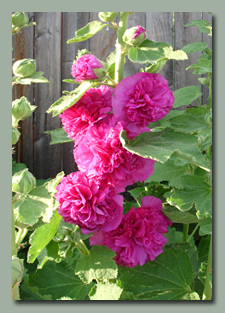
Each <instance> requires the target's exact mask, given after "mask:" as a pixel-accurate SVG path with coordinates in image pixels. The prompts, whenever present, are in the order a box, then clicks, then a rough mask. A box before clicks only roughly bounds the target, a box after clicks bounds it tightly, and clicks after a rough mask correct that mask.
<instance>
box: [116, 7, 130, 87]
mask: <svg viewBox="0 0 225 313" xmlns="http://www.w3.org/2000/svg"><path fill="white" fill-rule="evenodd" d="M129 15H130V14H129V12H121V13H120V21H119V27H118V29H117V42H116V66H115V82H116V83H119V82H120V81H121V80H122V79H123V75H124V61H125V54H126V49H125V46H126V44H125V42H124V41H123V38H122V37H123V34H124V32H125V30H126V29H127V21H128V17H129Z"/></svg>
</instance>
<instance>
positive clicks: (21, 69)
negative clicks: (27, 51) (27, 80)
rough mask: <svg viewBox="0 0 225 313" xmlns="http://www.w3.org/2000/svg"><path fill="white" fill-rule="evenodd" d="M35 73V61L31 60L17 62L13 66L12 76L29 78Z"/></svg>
mask: <svg viewBox="0 0 225 313" xmlns="http://www.w3.org/2000/svg"><path fill="white" fill-rule="evenodd" d="M35 72H36V61H35V60H33V59H23V60H18V61H16V62H15V63H14V64H13V74H14V75H15V76H19V77H29V76H31V75H33V74H34V73H35Z"/></svg>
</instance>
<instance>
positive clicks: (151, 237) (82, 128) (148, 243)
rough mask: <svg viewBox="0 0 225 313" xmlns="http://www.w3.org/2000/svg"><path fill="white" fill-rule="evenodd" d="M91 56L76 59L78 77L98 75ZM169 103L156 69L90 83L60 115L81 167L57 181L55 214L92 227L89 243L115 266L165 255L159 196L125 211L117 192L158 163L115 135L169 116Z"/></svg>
mask: <svg viewBox="0 0 225 313" xmlns="http://www.w3.org/2000/svg"><path fill="white" fill-rule="evenodd" d="M93 60H94V59H93V58H92V56H91V55H84V56H83V57H80V58H79V59H78V61H77V62H76V63H74V65H73V67H72V75H73V76H74V77H76V80H77V81H82V80H85V79H95V77H94V76H93V71H91V70H92V69H93V68H96V66H100V65H99V64H97V63H96V62H95V61H93ZM92 61H93V62H92ZM97 61H98V60H97ZM91 77H92V78H91ZM112 95H113V96H112ZM173 101H174V97H173V94H172V92H171V91H170V89H169V87H168V84H167V81H166V80H165V79H164V78H163V77H162V76H161V75H160V74H149V73H137V74H135V75H132V76H130V77H127V78H125V79H123V80H122V81H121V82H120V83H119V84H118V85H117V86H116V88H115V90H114V89H113V88H111V87H106V86H104V85H102V86H100V87H98V88H91V89H89V90H88V91H87V92H86V93H85V94H84V95H83V96H82V97H81V99H80V100H79V101H77V102H76V103H75V104H74V105H73V106H72V107H71V108H69V109H67V110H65V111H64V112H63V113H62V114H60V117H61V120H62V124H63V127H64V129H65V131H66V132H67V133H68V135H69V137H70V138H72V139H74V140H75V146H74V158H75V161H76V163H77V165H78V168H79V172H76V173H71V174H69V175H68V176H66V177H64V178H63V179H62V181H61V183H60V184H59V185H58V186H57V193H56V195H55V197H56V199H57V201H58V202H59V204H60V206H59V209H58V212H59V214H60V215H61V216H63V218H64V220H65V221H66V222H69V223H74V224H76V225H78V226H79V227H80V228H81V231H82V232H83V233H84V234H88V233H93V232H95V234H94V235H93V236H92V237H91V238H90V242H91V244H92V245H93V244H104V245H106V246H108V247H109V248H110V249H112V250H114V251H115V252H116V253H117V255H116V257H115V260H116V262H117V263H118V264H119V265H125V266H128V267H133V266H136V265H137V264H140V265H143V264H144V263H145V262H146V261H149V260H154V259H155V257H156V256H157V255H159V254H160V253H162V247H163V246H164V245H165V243H166V238H165V236H164V235H163V233H166V232H167V228H168V226H169V225H171V221H170V220H169V219H168V218H167V217H165V216H164V215H163V213H162V212H161V208H162V203H161V200H159V199H156V198H154V197H145V198H143V201H142V206H141V207H140V208H138V209H134V208H132V209H131V210H130V211H129V212H128V213H127V214H125V215H124V216H123V196H122V195H118V193H120V192H124V191H125V188H126V187H127V186H128V185H132V184H133V183H135V182H138V181H141V182H143V181H145V180H146V179H147V178H148V177H149V176H150V175H152V174H153V172H154V162H155V161H154V160H152V159H145V158H142V157H140V156H138V155H135V154H132V153H130V152H129V151H127V150H126V149H125V148H123V146H122V144H121V142H120V139H119V134H120V132H121V131H122V130H126V132H127V135H128V138H130V139H133V138H134V137H135V136H136V135H138V134H139V133H141V132H146V131H150V129H149V128H148V126H149V124H150V123H151V122H155V121H157V120H158V119H161V118H162V117H163V116H165V115H166V114H168V113H169V110H171V109H172V104H173ZM112 110H113V112H112Z"/></svg>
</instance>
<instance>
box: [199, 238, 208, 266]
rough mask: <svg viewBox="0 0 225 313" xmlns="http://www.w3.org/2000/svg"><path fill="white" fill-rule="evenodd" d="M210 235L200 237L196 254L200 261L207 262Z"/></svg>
mask: <svg viewBox="0 0 225 313" xmlns="http://www.w3.org/2000/svg"><path fill="white" fill-rule="evenodd" d="M209 244H210V236H208V237H206V238H201V240H200V242H199V245H198V256H199V260H200V261H201V262H206V263H207V262H208V254H209Z"/></svg>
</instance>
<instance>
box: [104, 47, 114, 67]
mask: <svg viewBox="0 0 225 313" xmlns="http://www.w3.org/2000/svg"><path fill="white" fill-rule="evenodd" d="M106 61H107V64H108V66H110V65H112V64H113V63H115V62H116V50H115V51H113V52H112V53H110V55H108V56H107V58H106Z"/></svg>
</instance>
